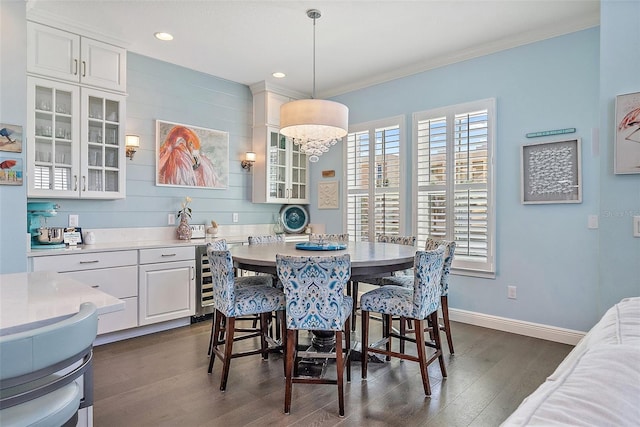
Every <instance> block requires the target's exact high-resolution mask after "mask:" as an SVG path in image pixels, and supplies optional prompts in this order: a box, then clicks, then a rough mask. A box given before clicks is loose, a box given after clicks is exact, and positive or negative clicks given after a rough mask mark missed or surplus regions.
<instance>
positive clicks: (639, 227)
mask: <svg viewBox="0 0 640 427" xmlns="http://www.w3.org/2000/svg"><path fill="white" fill-rule="evenodd" d="M633 237H640V216H634V217H633Z"/></svg>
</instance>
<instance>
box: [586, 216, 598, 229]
mask: <svg viewBox="0 0 640 427" xmlns="http://www.w3.org/2000/svg"><path fill="white" fill-rule="evenodd" d="M587 228H588V229H589V230H595V229H597V228H598V215H589V216H588V217H587Z"/></svg>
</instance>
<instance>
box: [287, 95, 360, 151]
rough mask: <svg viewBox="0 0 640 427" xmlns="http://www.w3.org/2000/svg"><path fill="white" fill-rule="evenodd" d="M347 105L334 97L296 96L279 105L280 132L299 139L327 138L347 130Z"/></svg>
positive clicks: (338, 135) (340, 134)
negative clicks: (334, 99)
mask: <svg viewBox="0 0 640 427" xmlns="http://www.w3.org/2000/svg"><path fill="white" fill-rule="evenodd" d="M348 126H349V109H348V108H347V106H345V105H343V104H340V103H338V102H334V101H327V100H323V99H300V100H297V101H291V102H287V103H286V104H283V105H282V106H281V107H280V133H281V134H283V135H284V136H287V137H289V138H293V139H296V140H299V141H307V140H313V141H327V142H330V141H331V140H334V139H340V138H342V137H343V136H345V135H346V134H347V128H348Z"/></svg>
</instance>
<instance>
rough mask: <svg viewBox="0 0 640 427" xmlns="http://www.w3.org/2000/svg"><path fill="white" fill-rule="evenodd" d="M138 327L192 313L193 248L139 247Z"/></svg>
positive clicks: (193, 301) (193, 305) (193, 307)
mask: <svg viewBox="0 0 640 427" xmlns="http://www.w3.org/2000/svg"><path fill="white" fill-rule="evenodd" d="M138 279H139V291H140V294H139V300H138V303H139V304H138V307H139V311H138V323H139V325H140V326H142V325H149V324H152V323H157V322H164V321H167V320H173V319H179V318H182V317H187V316H192V315H194V314H195V289H196V288H195V249H194V248H193V247H192V246H190V247H167V248H156V249H141V250H140V265H139V276H138Z"/></svg>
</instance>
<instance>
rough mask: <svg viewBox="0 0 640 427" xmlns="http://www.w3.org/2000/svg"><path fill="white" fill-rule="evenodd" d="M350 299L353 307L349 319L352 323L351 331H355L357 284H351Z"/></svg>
mask: <svg viewBox="0 0 640 427" xmlns="http://www.w3.org/2000/svg"><path fill="white" fill-rule="evenodd" d="M351 288H352V291H351V298H353V307H351V318H352V319H353V322H351V330H352V331H355V330H356V322H355V320H356V316H357V314H358V282H351Z"/></svg>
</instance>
